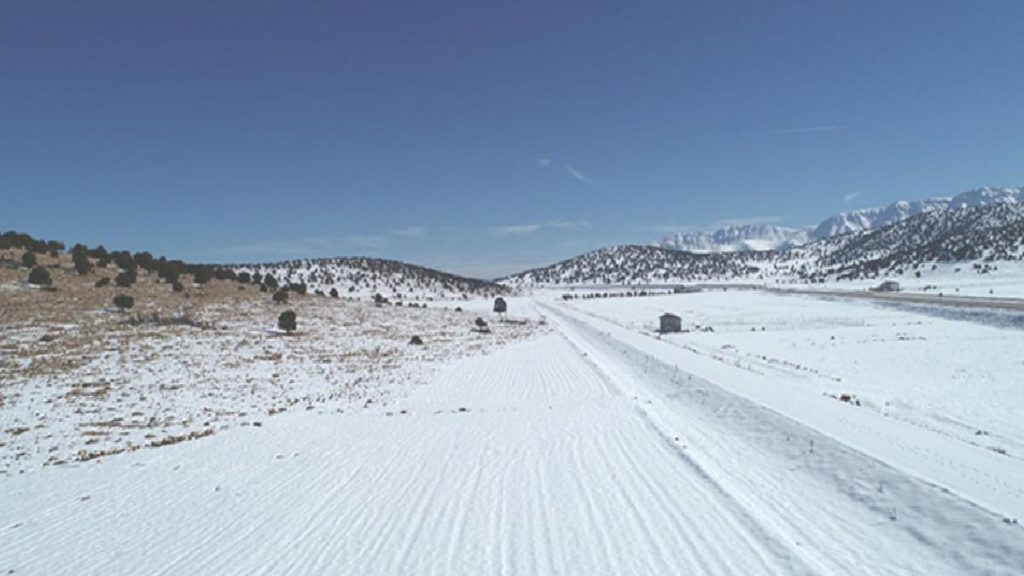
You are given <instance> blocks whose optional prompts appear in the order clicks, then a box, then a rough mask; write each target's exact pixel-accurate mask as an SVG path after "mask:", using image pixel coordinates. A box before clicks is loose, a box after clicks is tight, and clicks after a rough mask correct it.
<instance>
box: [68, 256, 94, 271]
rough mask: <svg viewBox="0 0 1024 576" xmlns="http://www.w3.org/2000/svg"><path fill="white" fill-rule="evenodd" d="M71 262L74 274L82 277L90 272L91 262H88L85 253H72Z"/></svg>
mask: <svg viewBox="0 0 1024 576" xmlns="http://www.w3.org/2000/svg"><path fill="white" fill-rule="evenodd" d="M71 261H72V262H73V263H74V264H75V272H78V273H79V274H81V275H82V276H85V275H86V274H88V273H89V272H92V262H90V261H89V256H87V255H86V253H85V252H83V251H78V252H72V254H71Z"/></svg>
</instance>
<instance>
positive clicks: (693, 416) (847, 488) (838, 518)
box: [550, 310, 1024, 574]
mask: <svg viewBox="0 0 1024 576" xmlns="http://www.w3.org/2000/svg"><path fill="white" fill-rule="evenodd" d="M550 312H551V314H553V315H555V317H556V318H558V319H559V320H560V323H561V326H560V327H561V328H562V329H563V332H565V333H568V334H569V335H570V336H571V337H572V339H573V340H574V342H575V343H576V344H577V345H578V346H581V347H582V348H584V349H586V350H587V353H588V355H589V357H591V358H592V359H598V360H600V363H601V369H605V370H611V372H610V373H611V374H613V376H612V378H615V379H616V380H617V381H619V382H620V383H622V384H623V385H624V386H625V388H627V389H629V390H631V391H632V392H631V393H633V394H638V395H642V396H652V395H653V396H655V397H656V396H662V398H661V399H656V401H654V402H653V403H648V402H638V404H637V406H638V409H639V410H641V411H643V412H644V413H646V414H647V415H648V420H649V422H651V425H652V426H653V427H655V428H657V429H659V430H660V434H661V435H662V436H663V437H664V438H665V439H666V441H667V442H669V443H670V444H674V442H672V440H671V437H670V436H671V434H672V433H675V434H679V435H680V436H681V437H683V439H684V441H685V442H687V443H689V444H691V447H690V450H686V451H685V453H689V454H693V455H695V456H696V457H699V459H700V464H698V466H700V467H704V468H708V470H709V471H713V472H709V473H710V474H712V475H713V476H714V477H716V478H719V479H721V480H728V482H727V484H728V488H726V489H727V491H728V492H729V493H731V494H732V495H733V496H735V497H737V498H739V499H740V500H741V501H742V506H743V507H744V508H746V509H748V510H750V511H751V512H752V514H754V515H756V517H757V518H759V519H760V522H761V523H762V524H764V525H765V526H769V527H770V530H772V531H773V532H776V533H778V534H788V535H790V538H791V540H792V541H793V542H795V543H796V544H797V546H798V548H797V550H798V551H799V552H800V553H801V554H802V555H803V556H804V557H805V558H806V559H807V560H808V561H809V562H811V564H812V565H813V566H815V570H817V571H823V572H829V573H843V572H849V573H855V572H863V573H892V574H905V573H921V574H936V573H942V574H946V573H948V574H963V573H994V574H1014V573H1015V571H1016V568H1017V566H1018V565H1019V562H1015V561H1014V560H1013V559H1014V558H1024V550H1022V543H1021V540H1020V539H1019V534H1020V530H1019V527H1017V526H1008V525H1006V524H1005V523H1003V522H1001V521H1000V519H999V518H998V517H994V516H993V515H991V514H990V513H987V512H985V511H983V510H981V509H979V508H977V507H976V506H974V505H972V504H970V503H968V502H965V501H962V500H959V499H957V498H955V497H953V496H952V495H951V494H950V493H949V492H948V491H945V490H942V489H939V488H936V487H935V486H932V485H929V484H927V483H924V482H921V481H919V480H916V479H913V478H911V477H907V476H905V475H903V474H901V473H899V472H897V471H895V470H893V469H891V468H889V467H887V466H885V465H883V464H881V463H880V462H878V461H875V460H873V459H871V458H869V457H866V456H864V455H863V454H861V453H859V452H856V451H854V450H852V449H850V448H848V447H846V446H843V445H841V444H838V443H837V442H836V441H834V440H833V439H831V438H829V437H826V436H823V435H821V434H819V433H817V432H814V431H812V430H810V429H807V428H805V427H803V426H801V425H800V424H798V423H796V422H794V421H792V420H789V419H788V418H785V417H784V416H781V415H779V414H777V413H774V412H771V411H769V410H767V409H765V408H763V407H761V406H758V405H756V404H754V403H753V402H751V401H749V400H746V399H743V398H740V397H737V396H734V395H732V394H729V393H728V392H725V391H724V390H722V389H720V388H718V387H717V386H714V385H713V384H710V383H708V382H706V381H702V380H699V379H696V378H693V377H692V376H691V375H685V374H683V375H684V376H685V377H686V378H685V380H683V379H682V378H681V377H680V374H679V373H678V371H677V370H676V369H675V368H674V367H671V366H667V365H664V364H661V363H660V362H658V361H656V360H654V358H653V357H651V356H649V355H647V354H646V353H645V352H643V351H642V350H639V349H635V348H631V347H629V345H627V344H625V343H624V342H622V341H619V340H617V339H616V338H614V337H612V336H611V335H610V334H607V333H604V332H601V331H599V330H597V329H595V328H592V327H590V326H589V325H588V322H587V321H586V320H582V319H578V318H576V317H571V316H567V315H566V314H563V313H561V312H560V311H556V310H551V311H550ZM581 338H582V340H581ZM602 350H603V351H605V352H602ZM687 390H689V391H691V392H693V391H697V390H700V391H703V394H702V395H700V401H699V402H697V403H696V404H694V403H687V402H685V399H684V397H683V396H681V393H683V394H685V392H686V391H687ZM705 403H706V404H707V405H705ZM669 430H671V431H674V432H668V431H669ZM780 436H785V442H778V440H779V439H780ZM791 438H792V439H793V440H794V442H793V443H798V442H804V443H805V444H804V446H807V444H806V443H807V442H810V447H811V455H810V456H808V455H807V454H806V453H805V454H802V455H801V457H800V458H801V463H800V466H798V469H795V473H792V474H790V473H787V472H786V470H785V469H783V470H779V468H780V465H781V466H783V467H784V466H785V458H781V459H780V458H779V457H778V456H779V451H780V448H785V447H786V445H787V443H789V441H790V439H791ZM693 444H696V445H697V446H699V447H700V450H699V451H694V450H693V446H692V445H693ZM815 445H816V446H817V449H816V450H815V448H814V447H815ZM789 446H792V444H789ZM751 448H754V450H751ZM684 455H685V454H684ZM730 455H735V456H733V457H730ZM691 461H692V459H691ZM709 466H710V467H709ZM773 471H774V473H773ZM794 486H796V487H798V488H797V489H795V490H794ZM875 486H878V487H879V491H878V492H877V493H876V490H875ZM766 487H771V488H772V489H766ZM883 492H884V493H883ZM890 506H891V507H890ZM897 508H899V512H898V513H897V511H896V510H897ZM904 517H905V518H904ZM897 520H899V521H897ZM964 542H970V543H971V548H970V549H967V550H965V549H964V545H963V543H964Z"/></svg>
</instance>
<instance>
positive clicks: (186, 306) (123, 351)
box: [0, 250, 537, 476]
mask: <svg viewBox="0 0 1024 576" xmlns="http://www.w3.org/2000/svg"><path fill="white" fill-rule="evenodd" d="M21 254H22V251H21V250H8V251H0V304H2V314H0V422H2V423H3V426H2V427H0V476H2V475H4V474H13V473H22V472H25V471H27V470H30V469H31V468H32V467H34V466H36V465H57V464H63V463H65V462H70V461H79V462H84V461H92V460H101V459H102V458H103V457H105V456H110V455H113V454H119V453H122V452H130V451H133V450H137V449H139V448H147V447H158V446H165V445H169V444H174V443H178V442H182V441H186V440H192V439H195V438H200V437H204V436H207V435H209V434H212V433H214V432H215V431H216V430H220V429H223V428H227V427H231V426H235V425H243V426H244V425H250V424H252V420H253V417H254V416H257V415H259V416H260V417H266V416H267V415H273V414H279V413H281V412H285V411H287V410H289V409H291V408H293V407H295V406H297V405H301V406H303V407H304V408H305V409H310V408H313V407H316V406H320V405H323V404H326V403H342V404H345V403H349V404H354V405H358V406H362V405H371V404H373V405H378V404H387V403H388V402H389V401H391V400H392V399H393V396H394V395H395V394H400V393H401V391H402V390H403V389H407V388H408V387H409V386H412V385H414V384H417V383H422V381H423V380H424V378H426V376H427V375H429V369H425V368H424V366H436V365H439V363H440V362H442V361H446V360H450V359H451V358H455V357H460V356H466V355H470V354H477V353H480V352H482V351H485V350H487V349H489V348H493V347H495V346H500V345H502V344H504V343H506V342H509V341H512V340H516V339H519V338H523V337H526V336H528V335H529V334H530V333H532V331H533V330H535V329H537V327H535V326H514V325H509V326H507V327H503V328H501V329H500V330H497V332H498V333H497V334H492V335H489V336H488V337H487V338H481V337H480V336H479V335H476V334H472V333H471V332H470V330H469V329H470V327H471V325H470V321H471V320H472V319H471V318H467V317H466V315H464V314H458V313H456V312H453V311H446V310H443V309H440V308H407V307H402V308H390V307H385V308H376V307H374V306H372V305H371V304H369V303H359V302H346V301H343V300H341V299H333V298H327V297H319V296H314V295H308V296H300V295H297V294H293V295H292V298H291V301H290V302H289V303H288V304H287V306H282V305H277V304H274V303H272V302H271V301H270V294H267V293H261V292H259V290H258V288H256V287H254V286H252V285H246V286H242V285H240V284H239V283H237V282H234V281H221V280H211V281H210V282H209V283H208V284H206V285H204V286H202V287H199V286H191V285H188V284H187V283H186V289H185V291H184V292H183V293H175V292H174V291H173V290H172V289H171V286H170V285H169V284H166V283H163V282H160V281H159V280H158V279H157V278H156V276H155V274H150V273H147V272H146V271H144V270H139V272H138V281H137V282H136V284H135V285H134V286H132V287H131V288H128V289H123V288H118V287H116V286H112V285H111V286H107V287H104V288H95V287H94V284H95V282H96V281H97V280H98V279H99V278H102V277H109V278H113V277H114V276H116V275H117V273H118V272H119V270H118V269H117V268H116V267H115V266H114V265H113V264H111V265H110V266H109V267H108V268H106V269H103V268H97V269H95V270H94V271H93V272H92V273H91V274H89V275H86V276H80V275H78V274H77V273H76V272H75V271H74V268H73V266H72V263H71V259H70V257H69V256H67V255H61V256H60V257H59V258H52V257H50V256H48V255H39V265H43V266H49V267H51V269H50V273H51V276H52V278H53V283H54V288H55V290H52V291H43V290H40V289H38V288H37V287H32V286H29V285H28V284H27V282H26V280H27V278H28V270H27V269H25V268H24V267H21V266H20V258H21ZM15 263H17V264H18V265H17V266H15V265H14V264H15ZM186 278H187V277H186ZM189 279H190V278H189ZM240 286H241V287H242V288H244V289H242V290H240V289H239V287H240ZM122 293H123V294H128V295H130V296H132V297H133V298H134V299H135V307H134V308H133V309H132V310H131V311H130V312H129V313H120V312H118V311H117V310H116V309H115V308H114V306H113V298H114V296H115V295H117V294H122ZM284 309H293V310H295V311H296V312H297V313H298V317H299V333H298V334H297V335H294V336H290V337H281V336H280V335H279V334H277V333H276V332H275V331H274V330H273V327H275V326H276V322H277V315H278V314H279V313H280V312H281V311H282V310H284ZM413 334H418V335H420V336H422V337H423V339H424V341H425V343H426V346H409V345H408V341H409V338H410V337H411V336H412V335H413ZM403 387H404V388H403ZM345 407H346V408H347V407H348V405H347V404H346V405H345ZM332 409H341V408H340V407H338V406H334V407H332Z"/></svg>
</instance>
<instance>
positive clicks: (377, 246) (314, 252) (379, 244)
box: [216, 234, 388, 258]
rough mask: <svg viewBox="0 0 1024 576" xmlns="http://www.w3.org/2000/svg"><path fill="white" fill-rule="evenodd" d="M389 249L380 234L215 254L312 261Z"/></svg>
mask: <svg viewBox="0 0 1024 576" xmlns="http://www.w3.org/2000/svg"><path fill="white" fill-rule="evenodd" d="M387 245H388V241H387V238H386V237H384V236H381V235H379V234H351V235H348V236H339V237H307V238H299V239H295V240H260V241H256V242H250V243H247V244H239V245H235V246H227V247H224V248H220V249H218V250H216V252H217V253H220V254H224V255H226V256H227V257H230V258H313V257H323V256H345V255H350V254H351V253H352V252H353V251H357V250H358V251H368V250H369V251H379V250H383V249H384V248H386V247H387Z"/></svg>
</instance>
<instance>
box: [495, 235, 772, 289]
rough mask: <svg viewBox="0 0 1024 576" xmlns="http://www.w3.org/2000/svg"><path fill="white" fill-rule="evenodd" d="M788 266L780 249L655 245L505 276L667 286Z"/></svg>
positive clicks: (531, 282)
mask: <svg viewBox="0 0 1024 576" xmlns="http://www.w3.org/2000/svg"><path fill="white" fill-rule="evenodd" d="M779 264H782V265H786V264H788V255H786V254H785V253H781V252H775V251H759V252H754V251H748V252H733V253H707V254H695V253H692V252H682V251H679V250H668V249H665V248H658V247H656V246H641V245H630V246H613V247H611V248H602V249H600V250H595V251H593V252H588V253H586V254H583V255H581V256H577V257H575V258H570V259H569V260H564V261H562V262H558V263H557V264H552V265H550V266H545V267H543V268H536V269H533V270H527V271H526V272H521V273H519V274H514V275H512V276H509V277H507V278H504V279H502V280H501V282H502V283H503V284H506V285H509V286H537V285H546V286H557V285H585V284H592V285H618V284H637V285H642V284H662V283H675V282H709V281H726V280H735V279H738V278H754V277H757V276H758V275H760V274H762V273H763V272H762V271H763V269H770V270H773V271H774V270H775V269H776V268H777V267H778V265H779Z"/></svg>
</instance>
